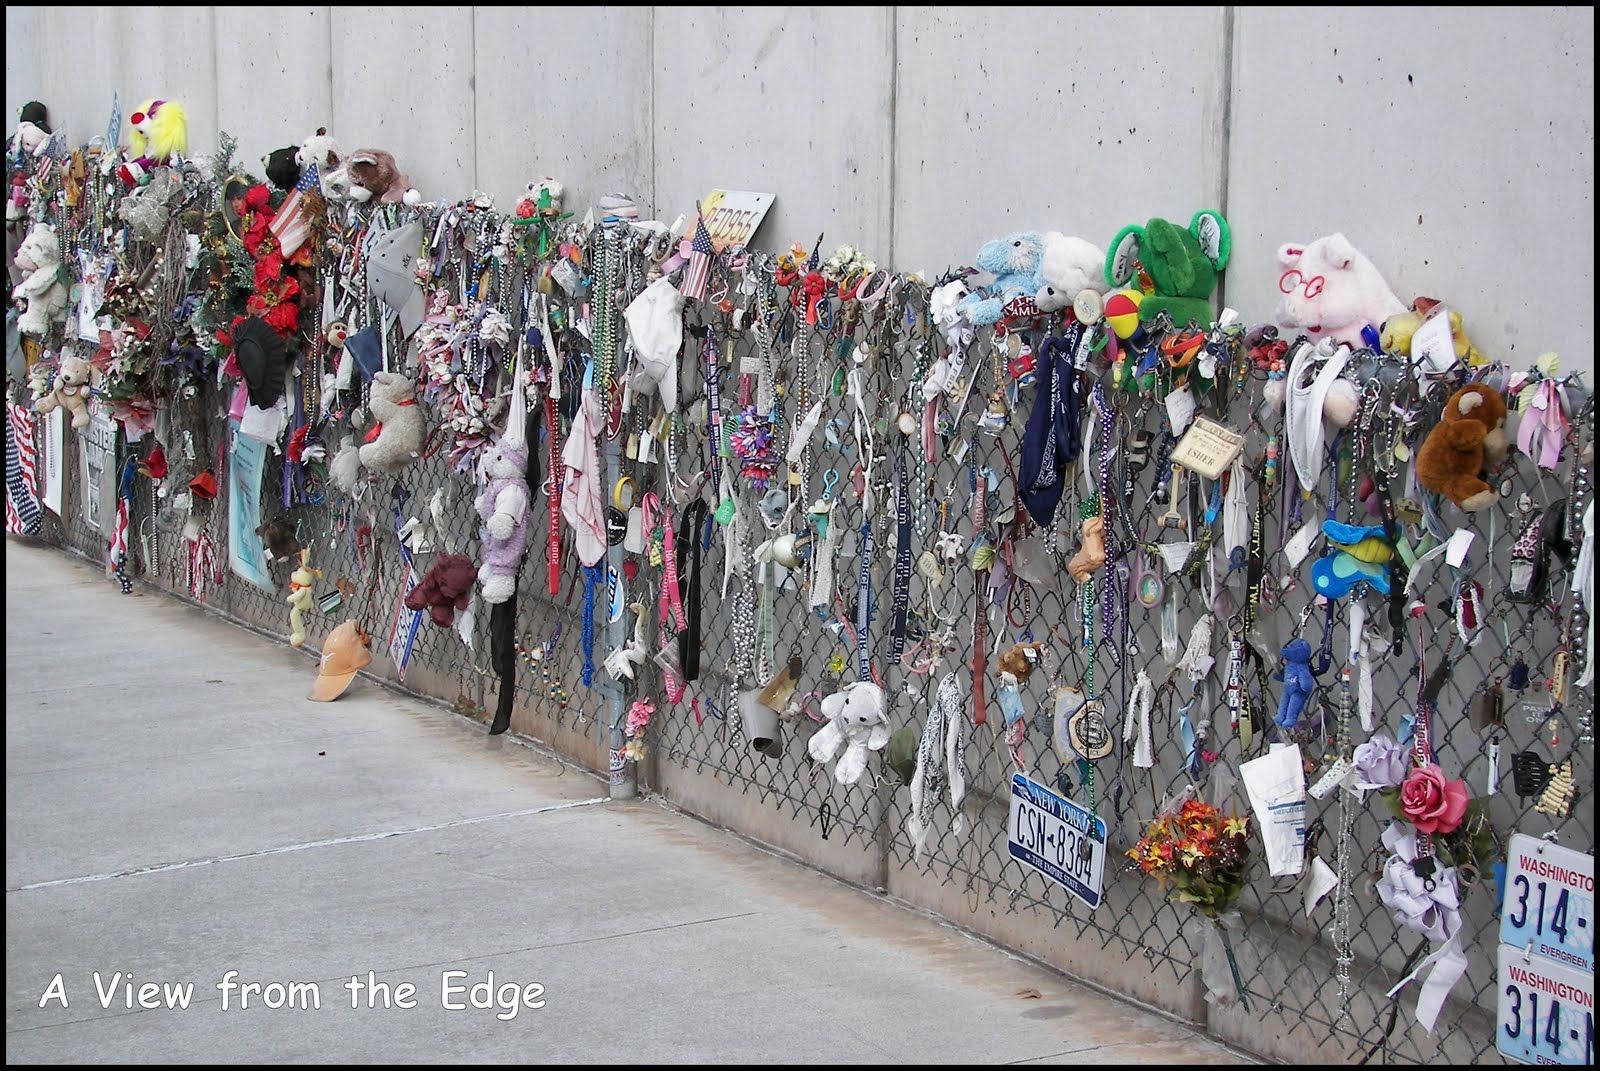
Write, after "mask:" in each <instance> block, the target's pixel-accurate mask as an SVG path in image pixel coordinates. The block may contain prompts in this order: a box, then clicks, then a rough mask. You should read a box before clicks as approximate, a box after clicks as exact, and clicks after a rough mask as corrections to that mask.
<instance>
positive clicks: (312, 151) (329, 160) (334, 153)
mask: <svg viewBox="0 0 1600 1071" xmlns="http://www.w3.org/2000/svg"><path fill="white" fill-rule="evenodd" d="M294 164H295V167H297V168H299V169H300V174H302V175H303V174H305V173H306V169H307V168H309V167H310V166H311V165H312V164H315V165H316V167H317V181H318V183H319V184H320V185H321V187H322V195H323V196H324V197H326V198H327V199H328V200H330V201H332V200H338V198H337V197H335V196H334V195H333V194H331V193H329V192H328V177H329V176H330V175H332V174H333V173H334V172H335V171H338V170H339V143H338V142H337V141H335V140H334V139H333V138H332V137H331V136H330V135H329V134H328V128H327V127H324V126H319V127H317V132H316V133H315V134H313V135H311V136H310V137H309V138H307V139H306V140H304V141H302V142H301V143H300V147H299V148H298V149H296V150H295V154H294Z"/></svg>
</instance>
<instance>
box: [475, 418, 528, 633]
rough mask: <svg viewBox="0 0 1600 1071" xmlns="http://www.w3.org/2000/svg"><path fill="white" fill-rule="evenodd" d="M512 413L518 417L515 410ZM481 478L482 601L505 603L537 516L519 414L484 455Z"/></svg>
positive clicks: (515, 582) (481, 463)
mask: <svg viewBox="0 0 1600 1071" xmlns="http://www.w3.org/2000/svg"><path fill="white" fill-rule="evenodd" d="M512 412H513V414H515V412H516V406H515V405H513V406H512ZM478 474H479V476H480V478H481V479H482V480H483V481H484V483H483V491H482V492H481V493H480V494H479V495H478V498H477V501H476V502H475V503H474V505H475V506H476V507H477V510H478V516H480V517H482V518H483V523H484V528H485V533H484V537H483V565H482V567H481V568H479V570H478V583H479V584H480V585H481V587H482V590H483V601H484V602H487V603H491V604H492V603H498V602H505V601H506V600H507V599H509V598H511V595H512V593H513V592H514V591H515V590H516V587H517V573H518V572H519V571H520V570H521V568H522V552H523V550H524V549H525V548H526V547H527V545H528V524H529V520H530V518H531V517H532V514H533V510H532V508H531V505H530V502H529V494H528V454H527V447H526V446H525V445H524V443H523V429H522V422H521V420H520V419H519V418H517V417H516V416H515V415H513V416H511V417H509V418H508V419H507V424H506V431H505V433H504V434H502V435H501V436H500V437H499V438H498V439H496V440H495V442H494V444H493V445H492V446H490V447H489V448H488V449H487V450H485V451H484V452H483V455H482V457H481V458H480V459H479V461H478Z"/></svg>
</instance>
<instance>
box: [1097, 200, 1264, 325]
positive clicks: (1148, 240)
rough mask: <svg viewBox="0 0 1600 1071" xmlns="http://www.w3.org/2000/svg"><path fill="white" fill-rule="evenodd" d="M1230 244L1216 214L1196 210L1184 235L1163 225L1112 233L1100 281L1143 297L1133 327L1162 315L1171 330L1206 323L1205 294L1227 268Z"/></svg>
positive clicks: (1159, 222) (1208, 318)
mask: <svg viewBox="0 0 1600 1071" xmlns="http://www.w3.org/2000/svg"><path fill="white" fill-rule="evenodd" d="M1232 245H1233V238H1232V235H1231V233H1230V232H1229V230H1228V221H1227V220H1225V219H1223V218H1222V214H1221V213H1220V212H1213V211H1210V210H1201V211H1199V212H1196V213H1195V214H1194V218H1193V219H1191V220H1190V221H1189V226H1188V228H1187V229H1185V228H1183V227H1180V226H1178V225H1177V224H1176V223H1172V222H1169V221H1167V220H1164V219H1152V220H1150V221H1149V222H1148V223H1146V224H1145V225H1144V226H1143V227H1140V226H1138V225H1136V224H1135V225H1130V226H1127V227H1124V228H1122V230H1120V231H1118V232H1117V237H1116V240H1115V241H1113V242H1112V243H1111V248H1110V250H1109V251H1108V252H1107V253H1106V267H1105V280H1106V282H1107V283H1108V284H1110V285H1111V286H1113V287H1121V286H1127V285H1129V284H1131V283H1137V284H1138V285H1140V286H1142V288H1143V289H1144V290H1147V291H1152V292H1150V293H1147V294H1146V296H1145V297H1144V299H1143V300H1142V301H1140V302H1139V306H1138V307H1139V323H1141V324H1149V323H1150V322H1151V321H1153V320H1155V319H1156V318H1157V317H1158V316H1160V315H1161V314H1163V313H1165V314H1166V315H1167V317H1168V318H1169V319H1170V320H1171V321H1172V324H1173V326H1174V327H1179V328H1181V327H1183V326H1185V325H1186V324H1189V323H1197V324H1209V323H1210V322H1211V319H1212V317H1211V291H1212V290H1213V289H1215V288H1216V285H1217V273H1218V272H1220V271H1221V270H1222V269H1223V268H1225V267H1227V264H1228V257H1229V255H1230V254H1231V253H1232Z"/></svg>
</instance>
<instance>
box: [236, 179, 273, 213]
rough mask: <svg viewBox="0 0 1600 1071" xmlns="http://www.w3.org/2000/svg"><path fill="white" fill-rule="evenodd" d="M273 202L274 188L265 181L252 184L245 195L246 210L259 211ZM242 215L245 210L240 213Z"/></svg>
mask: <svg viewBox="0 0 1600 1071" xmlns="http://www.w3.org/2000/svg"><path fill="white" fill-rule="evenodd" d="M271 204H272V190H271V189H269V188H268V187H267V185H266V184H265V183H260V184H257V185H255V186H251V187H250V189H249V191H248V192H246V193H245V195H244V207H245V210H248V211H251V212H259V211H261V210H262V209H263V208H267V207H268V206H270V205H271ZM240 214H241V215H242V214H243V212H241V213H240Z"/></svg>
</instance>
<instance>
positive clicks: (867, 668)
mask: <svg viewBox="0 0 1600 1071" xmlns="http://www.w3.org/2000/svg"><path fill="white" fill-rule="evenodd" d="M872 552H873V541H872V516H871V514H870V513H869V514H868V515H867V518H866V520H864V521H863V522H862V523H861V577H860V581H859V583H858V585H857V588H856V672H857V673H858V674H860V679H861V680H864V681H870V680H871V679H872V655H871V651H870V648H869V646H868V643H867V623H868V622H869V621H870V620H871V618H872Z"/></svg>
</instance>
